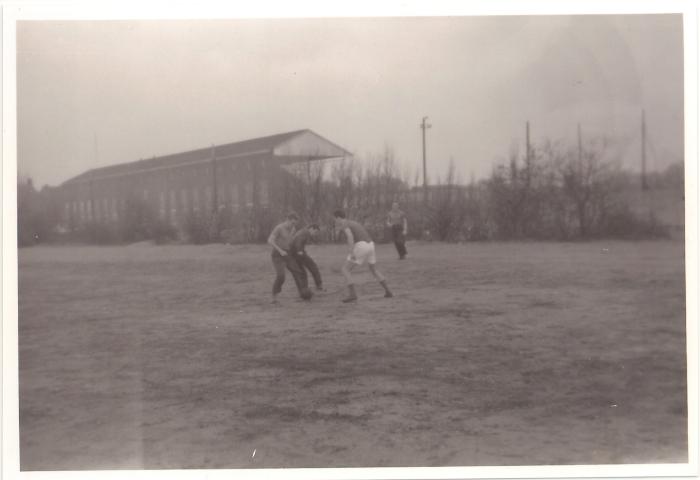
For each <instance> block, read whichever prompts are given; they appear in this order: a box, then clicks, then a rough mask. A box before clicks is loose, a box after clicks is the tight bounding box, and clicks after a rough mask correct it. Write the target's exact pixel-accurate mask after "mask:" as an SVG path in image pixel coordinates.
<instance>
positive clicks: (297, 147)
mask: <svg viewBox="0 0 700 480" xmlns="http://www.w3.org/2000/svg"><path fill="white" fill-rule="evenodd" d="M345 156H351V154H350V152H348V151H347V150H345V149H343V148H341V147H339V146H338V145H336V144H334V143H332V142H330V141H328V140H326V139H325V138H323V137H321V136H320V135H318V134H316V133H314V132H312V131H311V130H298V131H294V132H289V133H282V134H278V135H272V136H268V137H261V138H254V139H251V140H245V141H242V142H236V143H229V144H225V145H217V146H213V147H209V148H202V149H199V150H192V151H188V152H183V153H176V154H172V155H165V156H161V157H153V158H151V159H147V160H139V161H136V162H130V163H122V164H117V165H111V166H108V167H102V168H96V169H93V170H88V171H87V172H85V173H82V174H80V175H78V176H76V177H74V178H71V179H70V180H67V181H66V182H64V183H63V184H62V185H61V186H60V188H59V192H60V193H59V198H60V202H61V208H62V218H63V222H64V224H65V226H67V227H68V228H71V229H73V228H77V227H79V226H81V225H83V224H85V223H88V222H100V223H102V222H104V223H110V222H114V223H116V222H119V221H120V220H121V219H122V218H123V216H124V214H125V210H126V205H127V202H129V201H130V200H136V201H140V202H143V203H144V204H146V205H148V206H149V207H150V208H151V209H152V211H154V212H156V214H157V215H158V217H159V218H160V219H162V220H164V221H166V222H168V223H170V224H171V225H174V226H181V225H182V223H183V221H184V219H185V218H186V216H187V215H188V214H192V213H194V214H198V213H204V214H207V213H213V212H215V211H218V210H221V209H223V208H228V209H230V210H231V211H234V212H235V211H238V210H240V209H246V208H248V209H255V208H259V207H265V206H267V205H269V204H271V203H273V202H274V198H273V197H274V195H273V194H274V192H276V191H277V188H278V186H279V184H280V182H281V181H282V179H283V177H284V176H285V175H288V173H287V170H286V169H289V167H290V166H291V165H294V164H303V163H307V164H308V163H309V162H316V161H320V160H325V159H330V158H340V157H345Z"/></svg>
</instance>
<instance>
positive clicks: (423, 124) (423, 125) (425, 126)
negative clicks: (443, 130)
mask: <svg viewBox="0 0 700 480" xmlns="http://www.w3.org/2000/svg"><path fill="white" fill-rule="evenodd" d="M426 120H428V117H423V121H422V122H421V124H420V128H421V130H422V131H423V203H424V204H425V206H427V205H428V169H427V167H426V163H425V130H426V129H428V128H430V127H431V126H432V125H430V124H429V123H427V122H426Z"/></svg>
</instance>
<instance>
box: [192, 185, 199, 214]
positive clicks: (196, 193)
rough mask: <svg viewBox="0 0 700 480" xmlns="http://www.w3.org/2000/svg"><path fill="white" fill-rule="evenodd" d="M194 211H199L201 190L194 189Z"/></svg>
mask: <svg viewBox="0 0 700 480" xmlns="http://www.w3.org/2000/svg"><path fill="white" fill-rule="evenodd" d="M192 210H194V211H195V212H198V211H199V190H198V189H197V188H193V189H192Z"/></svg>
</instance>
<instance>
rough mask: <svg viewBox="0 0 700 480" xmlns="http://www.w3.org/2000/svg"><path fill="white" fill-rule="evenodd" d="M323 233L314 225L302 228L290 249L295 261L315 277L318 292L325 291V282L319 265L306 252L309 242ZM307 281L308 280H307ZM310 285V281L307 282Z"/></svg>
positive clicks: (294, 237) (296, 234) (295, 235)
mask: <svg viewBox="0 0 700 480" xmlns="http://www.w3.org/2000/svg"><path fill="white" fill-rule="evenodd" d="M320 232H321V229H320V228H319V226H318V224H316V223H312V224H311V225H309V226H308V227H305V228H302V229H300V230H298V231H297V233H295V234H294V236H293V237H292V242H291V246H290V247H289V252H290V253H291V255H292V256H294V259H295V260H296V261H297V263H298V264H299V266H300V267H301V268H302V270H303V269H304V268H306V270H308V271H309V272H310V273H311V276H313V277H314V283H315V284H316V290H318V291H323V281H322V280H321V272H320V271H319V269H318V265H316V262H314V259H313V258H311V257H310V256H309V254H308V252H307V251H306V244H307V243H308V242H309V240H314V239H316V238H318V234H319V233H320ZM304 277H306V272H304ZM305 280H306V278H305ZM306 282H307V285H308V280H306Z"/></svg>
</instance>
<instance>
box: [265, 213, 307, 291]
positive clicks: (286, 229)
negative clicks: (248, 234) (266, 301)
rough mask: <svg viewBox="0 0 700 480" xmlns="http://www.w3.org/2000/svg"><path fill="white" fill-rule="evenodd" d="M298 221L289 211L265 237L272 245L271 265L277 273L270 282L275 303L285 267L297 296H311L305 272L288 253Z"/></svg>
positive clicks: (280, 288) (295, 215) (294, 214)
mask: <svg viewBox="0 0 700 480" xmlns="http://www.w3.org/2000/svg"><path fill="white" fill-rule="evenodd" d="M298 223H299V217H298V216H297V214H296V213H290V214H289V215H287V219H286V220H285V221H284V222H282V223H280V224H279V225H277V226H276V227H275V228H274V229H273V230H272V233H270V236H269V238H268V239H267V243H268V244H270V246H272V266H273V267H274V268H275V273H276V274H277V276H276V277H275V282H274V283H273V284H272V303H277V295H278V294H279V293H280V292H281V291H282V284H283V283H284V269H285V267H286V268H287V270H289V272H290V273H291V274H292V277H294V283H296V286H297V289H298V290H299V296H300V297H301V298H303V299H304V300H309V299H311V296H312V293H311V290H309V287H308V286H307V282H306V273H305V272H304V271H303V270H302V269H301V267H299V264H298V263H297V262H296V260H295V259H294V257H292V256H291V255H290V254H289V248H290V246H291V242H292V237H293V235H294V231H295V229H296V226H297V224H298Z"/></svg>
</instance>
